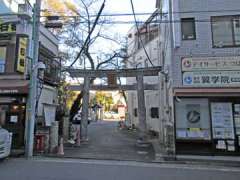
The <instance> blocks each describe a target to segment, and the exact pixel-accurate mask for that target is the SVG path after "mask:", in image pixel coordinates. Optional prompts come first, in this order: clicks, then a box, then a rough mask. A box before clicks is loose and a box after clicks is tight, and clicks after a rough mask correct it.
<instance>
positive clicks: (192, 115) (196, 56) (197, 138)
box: [159, 0, 240, 154]
mask: <svg viewBox="0 0 240 180" xmlns="http://www.w3.org/2000/svg"><path fill="white" fill-rule="evenodd" d="M239 5H240V2H239V1H237V0H228V1H226V0H220V1H219V0H218V1H217V0H202V1H197V0H192V1H187V0H179V1H171V2H169V1H164V0H163V1H160V3H159V6H160V11H161V13H162V14H163V20H162V22H164V21H166V22H165V23H161V29H162V30H163V29H168V30H169V31H170V32H171V34H170V35H169V36H167V35H166V32H165V33H162V34H161V35H162V40H163V41H162V44H165V43H167V44H170V45H169V47H168V49H166V48H165V47H162V48H161V51H163V52H164V54H165V56H164V61H165V62H166V63H165V64H164V69H165V70H166V71H167V72H168V73H169V78H168V85H167V86H168V87H169V88H168V89H169V90H168V94H170V96H169V97H170V99H169V103H168V104H167V106H168V108H169V109H170V110H171V111H169V112H172V115H170V116H168V117H169V118H168V121H169V122H171V123H169V124H170V126H172V125H174V126H173V127H172V128H170V129H174V131H173V132H171V130H170V131H169V132H170V135H169V136H168V137H166V138H165V139H166V141H167V142H168V143H170V144H174V145H173V146H172V148H173V149H174V150H173V149H172V150H173V151H174V152H176V153H187V154H191V153H193V154H239V152H240V151H239V149H240V142H239V139H240V136H239V135H240V129H239V126H240V121H239V95H240V94H239V87H240V81H239V80H240V78H239V77H240V74H239V70H240V56H239V55H240V48H239V47H240V46H239V45H240V43H239V38H240V26H239V23H240V16H239V11H238V10H236V7H238V6H239ZM163 31H164V30H163ZM168 94H166V92H165V93H164V94H163V96H167V95H168ZM164 126H166V125H164ZM166 127H168V126H166ZM165 131H167V128H165ZM171 136H172V138H170V137H171Z"/></svg>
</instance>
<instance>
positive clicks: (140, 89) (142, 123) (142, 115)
mask: <svg viewBox="0 0 240 180" xmlns="http://www.w3.org/2000/svg"><path fill="white" fill-rule="evenodd" d="M137 96H138V119H139V140H140V142H146V140H147V122H146V106H145V95H144V82H143V75H137Z"/></svg>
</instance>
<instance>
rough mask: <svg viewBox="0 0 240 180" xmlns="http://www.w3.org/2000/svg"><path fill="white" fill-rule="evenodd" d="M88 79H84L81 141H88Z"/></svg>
mask: <svg viewBox="0 0 240 180" xmlns="http://www.w3.org/2000/svg"><path fill="white" fill-rule="evenodd" d="M89 91H90V78H89V77H88V76H85V77H84V89H83V103H82V120H81V139H82V140H83V141H87V140H88V108H89Z"/></svg>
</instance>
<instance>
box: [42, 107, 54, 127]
mask: <svg viewBox="0 0 240 180" xmlns="http://www.w3.org/2000/svg"><path fill="white" fill-rule="evenodd" d="M55 117H56V106H54V105H47V104H44V118H45V125H46V126H52V123H53V122H54V121H55Z"/></svg>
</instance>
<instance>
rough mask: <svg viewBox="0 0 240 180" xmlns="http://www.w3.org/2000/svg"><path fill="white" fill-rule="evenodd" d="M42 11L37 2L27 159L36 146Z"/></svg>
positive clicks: (39, 2)
mask: <svg viewBox="0 0 240 180" xmlns="http://www.w3.org/2000/svg"><path fill="white" fill-rule="evenodd" d="M40 9H41V0H36V2H35V5H34V12H33V32H32V41H31V43H32V46H31V48H32V51H31V57H32V61H31V71H30V90H29V91H30V96H29V98H28V114H27V115H28V122H27V133H26V146H25V153H26V157H27V158H30V157H32V156H33V146H34V127H35V118H36V108H35V107H36V101H37V86H38V77H37V76H38V70H39V68H40V67H39V65H38V52H39V27H40Z"/></svg>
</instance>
